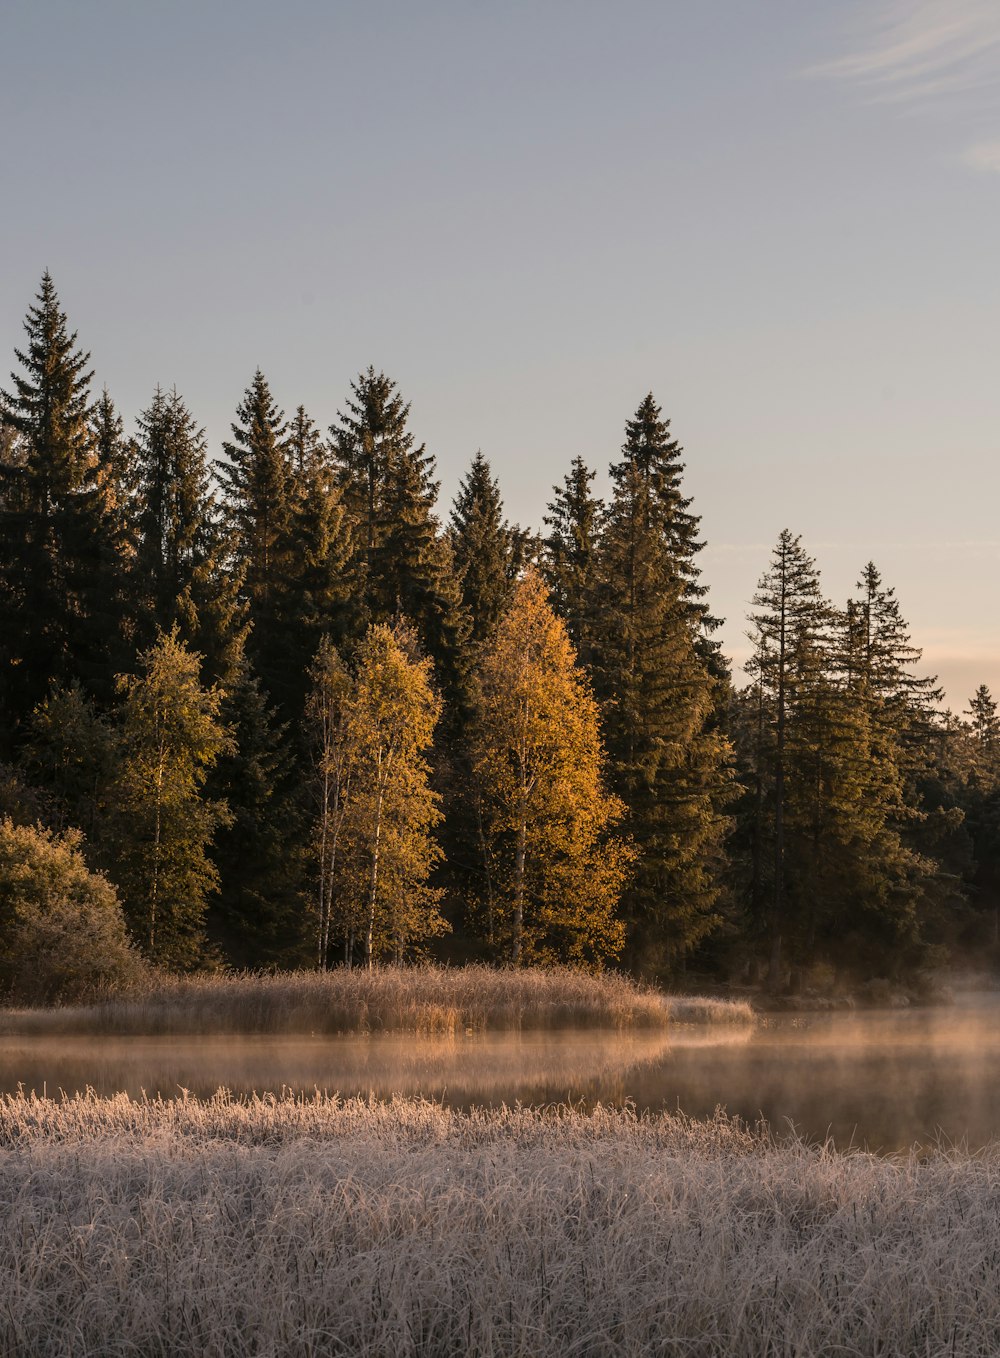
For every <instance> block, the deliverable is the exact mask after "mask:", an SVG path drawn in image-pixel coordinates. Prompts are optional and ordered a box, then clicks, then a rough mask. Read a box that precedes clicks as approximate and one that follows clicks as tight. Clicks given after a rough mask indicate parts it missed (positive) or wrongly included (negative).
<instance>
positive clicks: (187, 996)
mask: <svg viewBox="0 0 1000 1358" xmlns="http://www.w3.org/2000/svg"><path fill="white" fill-rule="evenodd" d="M752 1020H753V1013H752V1010H751V1009H750V1007H749V1005H747V1004H746V1003H744V1002H742V1001H726V1000H710V999H697V998H689V997H682V996H668V995H664V994H663V993H662V992H660V991H657V990H653V989H650V988H648V987H643V986H641V985H639V984H637V983H636V982H634V981H632V980H630V979H629V978H628V977H625V976H621V975H617V974H614V973H604V974H602V975H598V976H594V975H591V974H589V973H587V972H583V971H577V970H572V969H569V968H561V969H553V970H544V971H543V970H522V971H515V970H509V969H506V970H505V969H500V968H495V967H485V966H468V967H455V968H450V967H439V966H429V965H428V966H418V967H379V968H377V969H376V970H374V971H370V972H369V971H362V970H337V971H331V972H327V973H325V974H321V973H319V972H314V971H297V972H280V973H276V974H273V975H267V974H243V975H236V976H213V975H208V976H192V977H182V978H177V977H174V978H163V979H159V980H156V981H154V982H152V983H151V984H149V985H147V986H146V987H144V988H142V989H137V990H132V991H128V992H124V993H121V994H114V995H109V996H108V997H106V998H104V999H102V1000H100V1001H98V1002H96V1003H94V1004H90V1005H85V1006H79V1005H78V1006H67V1007H65V1008H59V1009H50V1010H30V1009H29V1010H24V1009H21V1010H7V1011H5V1012H4V1011H0V1032H18V1033H33V1032H37V1033H53V1032H66V1033H69V1032H72V1033H143V1034H178V1035H179V1034H185V1033H188V1034H190V1033H289V1034H291V1033H346V1032H414V1033H417V1032H419V1033H449V1032H452V1033H453V1032H462V1031H464V1030H466V1029H472V1030H474V1031H476V1032H480V1031H484V1030H517V1029H539V1028H575V1027H588V1026H592V1027H613V1028H650V1027H662V1026H663V1025H665V1024H669V1023H671V1022H674V1023H749V1022H751V1021H752Z"/></svg>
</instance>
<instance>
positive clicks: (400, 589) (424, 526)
mask: <svg viewBox="0 0 1000 1358" xmlns="http://www.w3.org/2000/svg"><path fill="white" fill-rule="evenodd" d="M409 410H410V408H409V406H408V405H407V404H406V403H405V402H404V401H403V400H402V399H401V397H400V396H399V394H398V393H397V391H396V384H395V383H394V382H393V381H391V379H389V378H388V377H386V376H385V374H384V373H376V372H375V370H374V369H373V368H369V369H368V371H367V373H362V374H361V375H360V376H359V377H358V379H357V381H356V382H354V383H352V386H351V397H350V399H349V400H348V402H347V409H346V410H345V411H343V412H341V413H340V415H339V416H338V423H337V424H335V425H333V426H331V429H330V434H331V437H332V440H333V453H334V458H335V461H336V465H337V469H338V478H339V481H340V486H341V489H342V492H343V496H344V503H345V506H346V509H347V514H348V518H349V520H350V522H351V525H352V533H353V537H354V561H355V567H356V569H357V572H358V576H359V583H360V586H361V593H362V597H363V599H364V602H365V607H366V609H367V611H368V614H369V616H370V618H371V619H372V621H373V622H385V623H391V622H393V621H394V620H396V619H398V618H401V617H406V618H408V619H410V621H411V622H412V623H413V625H414V626H415V627H416V629H417V632H418V634H419V636H420V639H421V641H422V643H423V645H424V646H425V648H426V650H427V652H428V655H429V656H430V658H431V659H432V661H433V662H434V666H435V672H436V674H437V677H438V681H439V683H441V684H442V686H443V688H444V690H445V692H446V693H447V695H448V696H449V698H451V697H452V696H453V695H457V694H459V693H461V691H462V688H463V684H464V679H465V675H464V654H463V645H464V641H465V636H466V633H467V630H468V620H467V618H466V615H465V612H464V610H463V608H462V604H461V597H460V593H459V586H458V581H457V578H456V572H455V564H454V561H453V559H452V553H451V550H450V547H449V545H448V542H447V540H446V539H445V538H444V537H443V536H442V534H441V532H440V528H439V525H438V522H437V519H436V517H435V515H434V505H435V502H436V499H437V493H438V484H437V482H436V481H435V480H434V458H433V457H432V456H431V455H430V454H429V453H428V452H427V451H426V449H425V447H424V445H423V444H421V445H420V446H419V447H416V446H414V437H413V435H412V433H411V432H410V430H409V429H408V427H407V421H408V418H409Z"/></svg>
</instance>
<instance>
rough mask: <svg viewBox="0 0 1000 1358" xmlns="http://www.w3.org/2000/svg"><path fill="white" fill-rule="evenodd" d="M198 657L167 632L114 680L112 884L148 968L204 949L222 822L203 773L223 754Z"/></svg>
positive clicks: (215, 709) (191, 960)
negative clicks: (118, 718) (119, 760)
mask: <svg viewBox="0 0 1000 1358" xmlns="http://www.w3.org/2000/svg"><path fill="white" fill-rule="evenodd" d="M198 661H199V657H198V656H197V655H195V654H193V653H192V652H191V651H189V650H188V649H187V647H186V646H185V645H184V643H183V642H182V641H181V638H180V631H179V629H178V628H177V627H176V626H175V627H174V628H173V629H172V630H171V631H170V632H166V633H161V634H160V636H159V637H158V638H157V640H156V642H155V643H154V645H153V646H152V647H150V649H149V650H148V651H146V652H145V653H144V654H143V655H142V656H140V658H139V663H140V673H139V674H138V675H133V676H123V677H122V680H121V690H122V693H123V695H124V698H125V710H124V731H123V738H124V756H123V764H122V772H121V779H120V783H119V789H118V797H117V802H118V807H119V809H120V821H119V825H118V832H117V839H118V853H117V862H116V865H115V878H116V880H117V882H118V885H119V886H120V888H121V890H122V894H123V896H124V900H125V910H126V915H127V917H128V920H129V923H130V925H131V927H132V930H133V932H134V934H135V937H136V939H137V941H138V942H139V944H140V946H141V947H142V949H143V951H144V952H145V954H146V956H147V957H149V958H150V960H152V961H155V962H158V963H162V964H164V965H166V966H169V967H173V968H179V969H184V968H190V967H193V966H196V965H197V964H198V963H199V962H200V961H201V960H202V958H203V951H204V946H205V936H204V918H205V909H206V898H207V896H208V894H209V893H210V892H211V891H214V890H215V889H216V887H217V886H218V880H219V879H218V872H217V870H216V868H215V866H214V865H213V863H212V862H211V861H210V859H209V857H208V847H209V845H210V843H211V841H212V837H213V835H214V833H215V831H216V828H217V827H218V826H219V825H222V824H224V823H225V822H226V821H227V820H228V810H227V808H226V807H225V805H224V804H223V803H221V802H218V801H216V802H212V801H209V800H207V799H206V798H205V797H204V795H203V788H204V785H205V780H206V777H207V775H208V772H209V770H210V769H211V768H212V766H213V765H214V764H215V762H216V760H217V759H218V758H219V756H220V755H222V754H224V753H226V752H228V751H229V750H230V748H231V746H230V737H229V734H228V732H227V731H226V729H225V727H224V726H223V724H222V721H221V719H220V709H221V704H222V695H221V693H220V692H219V690H218V689H215V688H212V689H205V688H203V687H202V685H201V683H200V680H199V676H198Z"/></svg>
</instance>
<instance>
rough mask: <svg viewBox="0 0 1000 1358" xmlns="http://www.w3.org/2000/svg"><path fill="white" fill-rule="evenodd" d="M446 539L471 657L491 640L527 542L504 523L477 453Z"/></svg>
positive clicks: (494, 484) (495, 486)
mask: <svg viewBox="0 0 1000 1358" xmlns="http://www.w3.org/2000/svg"><path fill="white" fill-rule="evenodd" d="M449 536H450V540H451V550H452V557H453V559H454V562H455V571H456V574H457V576H458V578H459V580H460V582H461V590H462V604H463V606H464V608H465V611H466V613H467V614H468V616H469V620H470V631H469V638H468V639H469V643H470V645H471V646H472V648H473V650H474V651H475V649H476V648H478V647H479V646H481V645H482V644H483V642H485V641H487V640H488V639H489V638H490V637H492V636H493V634H494V633H495V631H496V628H497V626H498V624H499V622H500V618H501V616H502V615H503V613H504V612H505V610H506V609H507V606H508V605H509V603H510V600H511V596H512V594H513V592H514V585H515V582H516V580H517V577H518V574H519V572H520V570H521V568H522V566H523V565H524V563H525V559H526V556H527V551H528V537H529V535H528V534H527V533H526V532H524V531H523V530H522V529H520V528H517V527H516V526H515V527H512V526H511V525H510V524H509V523H508V522H507V520H506V519H505V518H504V516H503V500H502V499H501V497H500V485H499V482H498V481H497V480H496V478H495V477H494V476H493V475H492V473H491V471H490V464H489V463H488V462H487V460H486V458H485V457H483V454H482V452H477V453H476V455H475V457H474V458H473V459H472V466H471V467H470V468H469V472H468V475H467V476H465V477H464V479H463V480H462V481H461V482H460V484H459V488H458V495H457V496H456V497H455V501H454V504H453V507H452V513H451V523H450V525H449Z"/></svg>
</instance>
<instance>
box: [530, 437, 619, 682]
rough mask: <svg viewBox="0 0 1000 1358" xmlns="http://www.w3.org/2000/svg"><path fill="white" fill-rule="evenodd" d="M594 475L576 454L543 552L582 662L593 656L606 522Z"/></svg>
mask: <svg viewBox="0 0 1000 1358" xmlns="http://www.w3.org/2000/svg"><path fill="white" fill-rule="evenodd" d="M594 476H595V473H594V472H592V471H589V470H588V468H587V466H586V463H585V462H584V460H583V458H582V457H575V458H574V459H573V462H572V465H571V467H570V471H569V474H568V475H567V476H566V478H565V480H564V482H563V484H562V486H554V487H553V492H554V494H555V499H554V500H553V501H552V502H551V503H550V504H549V512H548V514H546V516H545V522H546V524H547V525H548V528H549V532H548V536H547V537H546V538H545V539H544V553H543V556H542V574H543V575H544V577H545V582H546V584H547V585H548V587H549V593H550V596H551V598H552V606H553V608H554V609H555V611H556V613H557V614H558V616H559V617H560V618H562V620H563V622H565V624H566V630H567V631H568V632H569V638H570V641H572V643H573V645H574V647H575V648H576V652H577V655H578V656H579V657H580V660H581V662H582V663H583V664H584V665H589V664H590V663H591V660H592V658H593V649H594V639H593V628H594V610H595V607H596V595H597V551H598V545H599V543H600V537H601V531H602V529H603V525H604V505H603V503H602V502H601V501H600V500H598V499H595V498H594V496H593V495H591V493H590V483H591V482H592V481H593V479H594Z"/></svg>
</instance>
